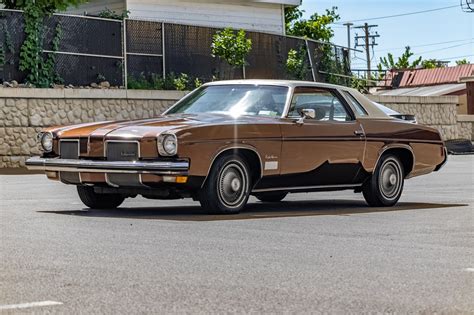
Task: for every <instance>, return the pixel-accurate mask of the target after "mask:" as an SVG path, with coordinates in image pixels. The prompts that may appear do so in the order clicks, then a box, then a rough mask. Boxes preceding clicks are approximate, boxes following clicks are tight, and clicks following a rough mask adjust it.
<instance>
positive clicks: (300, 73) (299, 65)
mask: <svg viewBox="0 0 474 315" xmlns="http://www.w3.org/2000/svg"><path fill="white" fill-rule="evenodd" d="M306 53H307V51H306V49H305V47H304V46H302V47H300V49H299V50H298V51H296V50H294V49H291V50H290V51H289V52H288V59H287V60H286V71H287V72H288V74H289V75H290V76H291V77H292V79H297V80H305V79H306V75H307V74H308V63H307V62H306Z"/></svg>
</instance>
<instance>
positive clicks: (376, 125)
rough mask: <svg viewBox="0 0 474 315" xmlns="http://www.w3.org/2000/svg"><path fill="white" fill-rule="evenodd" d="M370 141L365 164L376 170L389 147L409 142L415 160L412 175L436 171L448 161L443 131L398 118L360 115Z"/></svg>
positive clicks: (401, 145)
mask: <svg viewBox="0 0 474 315" xmlns="http://www.w3.org/2000/svg"><path fill="white" fill-rule="evenodd" d="M360 121H361V123H362V125H363V127H364V131H365V134H366V139H367V144H366V150H365V158H364V162H363V166H364V168H365V170H366V171H368V172H373V170H374V169H375V167H376V163H377V161H378V159H379V157H380V155H381V153H383V151H384V150H385V149H387V147H394V148H395V147H403V146H409V147H410V148H411V150H412V152H413V155H414V160H415V164H414V166H413V170H412V172H411V173H410V174H409V177H413V176H418V175H422V174H426V173H430V172H432V171H433V170H434V169H435V168H436V166H437V165H439V164H441V163H442V162H443V161H444V158H445V157H444V150H443V148H444V144H443V141H442V139H441V136H440V134H439V132H438V131H437V130H436V129H434V128H430V127H426V126H421V125H418V124H413V123H409V122H404V121H400V120H397V119H360Z"/></svg>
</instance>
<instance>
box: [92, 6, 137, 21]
mask: <svg viewBox="0 0 474 315" xmlns="http://www.w3.org/2000/svg"><path fill="white" fill-rule="evenodd" d="M129 14H130V11H128V10H123V11H122V12H121V13H117V12H116V11H113V10H110V9H109V8H105V9H104V10H102V11H100V12H99V14H98V15H99V17H101V18H104V19H112V20H124V19H126V18H128V15H129Z"/></svg>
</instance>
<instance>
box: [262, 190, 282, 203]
mask: <svg viewBox="0 0 474 315" xmlns="http://www.w3.org/2000/svg"><path fill="white" fill-rule="evenodd" d="M286 195H288V193H287V192H266V193H258V194H255V198H257V199H258V200H260V201H263V202H279V201H282V200H283V199H285V197H286Z"/></svg>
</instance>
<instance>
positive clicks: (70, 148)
mask: <svg viewBox="0 0 474 315" xmlns="http://www.w3.org/2000/svg"><path fill="white" fill-rule="evenodd" d="M59 155H60V157H61V159H74V160H77V159H79V140H60V141H59Z"/></svg>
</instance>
